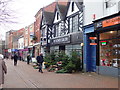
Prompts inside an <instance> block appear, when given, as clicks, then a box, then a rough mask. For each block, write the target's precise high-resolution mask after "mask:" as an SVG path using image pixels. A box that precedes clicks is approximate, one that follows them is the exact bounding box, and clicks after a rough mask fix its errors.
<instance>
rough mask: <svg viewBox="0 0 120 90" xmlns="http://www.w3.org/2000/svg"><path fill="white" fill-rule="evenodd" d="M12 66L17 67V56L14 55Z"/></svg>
mask: <svg viewBox="0 0 120 90" xmlns="http://www.w3.org/2000/svg"><path fill="white" fill-rule="evenodd" d="M13 58H14V66H16V65H17V60H18V56H17V54H14V57H13Z"/></svg>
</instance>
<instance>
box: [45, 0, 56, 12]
mask: <svg viewBox="0 0 120 90" xmlns="http://www.w3.org/2000/svg"><path fill="white" fill-rule="evenodd" d="M55 7H56V2H53V3H51V4H49V5H47V6H45V7H43V10H44V11H47V12H54V11H55Z"/></svg>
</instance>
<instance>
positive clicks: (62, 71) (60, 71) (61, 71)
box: [56, 69, 68, 73]
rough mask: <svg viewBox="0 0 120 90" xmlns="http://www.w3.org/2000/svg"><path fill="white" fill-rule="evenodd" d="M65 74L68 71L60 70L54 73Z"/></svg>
mask: <svg viewBox="0 0 120 90" xmlns="http://www.w3.org/2000/svg"><path fill="white" fill-rule="evenodd" d="M67 72H68V71H67V70H65V69H61V70H58V71H56V73H67Z"/></svg>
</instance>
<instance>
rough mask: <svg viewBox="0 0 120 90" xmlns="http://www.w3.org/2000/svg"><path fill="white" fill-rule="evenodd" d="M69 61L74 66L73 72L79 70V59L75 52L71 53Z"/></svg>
mask: <svg viewBox="0 0 120 90" xmlns="http://www.w3.org/2000/svg"><path fill="white" fill-rule="evenodd" d="M70 61H71V62H72V63H73V64H74V65H75V68H74V70H75V71H80V70H81V65H82V63H81V59H80V56H79V55H78V53H77V52H76V51H73V52H72V53H71V57H70Z"/></svg>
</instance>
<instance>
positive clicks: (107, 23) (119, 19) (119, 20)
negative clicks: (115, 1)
mask: <svg viewBox="0 0 120 90" xmlns="http://www.w3.org/2000/svg"><path fill="white" fill-rule="evenodd" d="M116 24H120V16H118V17H115V18H112V19H108V20H104V21H103V22H102V25H103V27H108V26H112V25H116Z"/></svg>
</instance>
